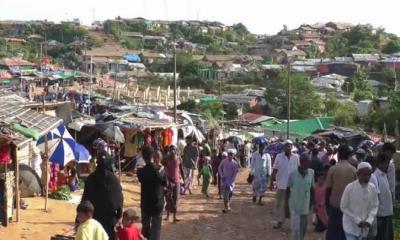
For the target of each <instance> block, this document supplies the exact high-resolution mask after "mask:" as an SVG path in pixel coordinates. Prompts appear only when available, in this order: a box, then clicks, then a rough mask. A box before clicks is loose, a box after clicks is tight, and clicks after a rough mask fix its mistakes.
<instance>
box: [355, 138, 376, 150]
mask: <svg viewBox="0 0 400 240" xmlns="http://www.w3.org/2000/svg"><path fill="white" fill-rule="evenodd" d="M365 145H367V146H369V147H372V146H374V145H375V143H374V142H373V141H371V140H368V139H367V140H364V141H362V142H361V143H360V144H358V146H357V148H362V147H364V146H365Z"/></svg>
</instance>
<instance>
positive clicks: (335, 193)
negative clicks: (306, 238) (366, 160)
mask: <svg viewBox="0 0 400 240" xmlns="http://www.w3.org/2000/svg"><path fill="white" fill-rule="evenodd" d="M350 157H351V149H350V148H349V147H348V146H347V145H341V146H339V149H338V158H339V162H338V163H337V164H336V165H335V166H333V167H331V168H330V169H329V171H328V174H327V177H326V201H327V203H326V206H327V208H328V209H327V212H328V216H329V220H328V227H327V231H326V240H345V239H346V237H345V235H344V232H343V213H342V211H341V210H340V200H341V198H342V195H343V191H344V189H345V188H346V186H347V184H349V183H351V182H353V181H354V180H355V179H356V178H357V176H356V172H357V171H356V169H355V168H354V167H353V166H352V165H351V164H350V163H349V162H348V161H347V159H349V158H350Z"/></svg>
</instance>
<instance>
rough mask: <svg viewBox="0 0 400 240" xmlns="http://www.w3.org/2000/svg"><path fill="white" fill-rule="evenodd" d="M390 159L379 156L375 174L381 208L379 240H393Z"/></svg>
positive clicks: (379, 210)
mask: <svg viewBox="0 0 400 240" xmlns="http://www.w3.org/2000/svg"><path fill="white" fill-rule="evenodd" d="M389 163H390V158H389V156H387V155H386V154H384V153H380V154H378V157H377V168H376V170H375V172H374V175H375V176H376V180H377V183H378V184H377V186H378V198H379V208H378V215H377V225H378V234H377V237H376V239H377V240H393V224H392V215H393V201H392V193H391V191H390V185H389V181H388V177H387V174H388V168H389Z"/></svg>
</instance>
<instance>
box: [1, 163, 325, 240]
mask: <svg viewBox="0 0 400 240" xmlns="http://www.w3.org/2000/svg"><path fill="white" fill-rule="evenodd" d="M247 176H248V171H247V170H241V171H240V173H239V175H238V177H237V185H236V189H235V194H234V197H233V203H232V209H233V211H232V212H231V213H229V214H223V213H222V212H221V210H222V207H223V204H222V200H219V199H218V194H217V191H216V188H215V187H214V186H212V187H211V194H210V198H208V199H207V198H206V197H205V196H204V195H202V194H200V189H201V187H199V186H196V189H194V191H193V195H185V196H181V198H180V200H179V212H178V218H179V219H180V220H181V221H180V222H179V223H176V224H174V223H172V222H166V221H164V222H163V227H162V238H161V239H163V240H179V239H193V240H197V239H202V240H204V239H210V240H214V239H215V240H228V239H229V240H230V239H246V240H264V239H274V240H287V239H290V232H289V231H290V230H289V221H286V222H285V225H284V228H283V229H281V230H275V229H273V228H272V226H273V216H274V214H273V206H274V202H273V201H274V200H273V193H267V197H266V198H265V206H258V205H256V204H253V203H252V202H251V187H250V185H248V184H247V182H246V178H247ZM195 184H196V185H197V181H195ZM122 185H123V189H124V202H125V208H131V207H133V208H134V209H135V210H136V211H137V212H138V213H140V210H139V205H140V190H139V189H140V188H139V184H138V182H137V180H136V178H132V177H124V178H123V182H122ZM25 200H26V201H27V203H28V204H29V208H28V209H27V210H23V211H22V213H21V222H20V223H12V224H11V225H10V226H9V227H7V228H4V227H2V228H0V240H17V239H29V240H48V239H50V237H51V236H52V235H55V234H70V233H71V229H72V226H73V222H74V219H75V208H76V205H75V204H72V203H68V202H66V201H56V200H50V201H49V211H48V212H44V211H43V207H44V200H43V199H42V198H28V199H25ZM138 225H140V224H138ZM309 225H311V223H309ZM306 239H309V240H311V239H312V240H319V239H324V238H323V235H322V234H314V233H313V231H312V229H311V226H310V227H309V231H308V233H307V237H306Z"/></svg>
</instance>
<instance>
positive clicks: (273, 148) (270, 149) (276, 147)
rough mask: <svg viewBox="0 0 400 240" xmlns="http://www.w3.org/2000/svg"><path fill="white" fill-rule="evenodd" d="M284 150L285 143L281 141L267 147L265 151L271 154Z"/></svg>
mask: <svg viewBox="0 0 400 240" xmlns="http://www.w3.org/2000/svg"><path fill="white" fill-rule="evenodd" d="M282 151H283V143H281V142H275V143H272V144H270V145H268V146H267V148H266V149H265V152H267V153H269V154H278V153H281V152H282Z"/></svg>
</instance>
